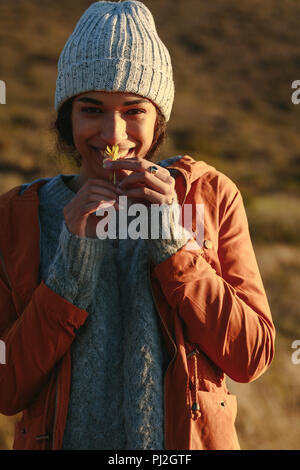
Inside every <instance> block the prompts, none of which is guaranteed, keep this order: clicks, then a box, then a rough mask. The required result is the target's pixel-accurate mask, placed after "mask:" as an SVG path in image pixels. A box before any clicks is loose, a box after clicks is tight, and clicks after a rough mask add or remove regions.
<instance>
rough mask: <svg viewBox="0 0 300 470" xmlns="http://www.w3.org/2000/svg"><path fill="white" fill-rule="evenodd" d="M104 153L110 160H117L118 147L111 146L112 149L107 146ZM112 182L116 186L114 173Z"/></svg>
mask: <svg viewBox="0 0 300 470" xmlns="http://www.w3.org/2000/svg"><path fill="white" fill-rule="evenodd" d="M105 153H106V155H107V156H108V157H110V158H111V160H118V158H120V157H119V146H118V145H113V146H112V148H110V147H109V146H107V147H106V150H105ZM113 182H114V184H116V173H115V171H114V172H113Z"/></svg>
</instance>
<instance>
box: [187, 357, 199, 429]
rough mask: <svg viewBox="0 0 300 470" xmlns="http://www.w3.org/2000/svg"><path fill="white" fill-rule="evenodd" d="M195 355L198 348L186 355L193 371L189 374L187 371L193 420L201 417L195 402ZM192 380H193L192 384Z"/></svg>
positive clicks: (196, 371) (196, 379)
mask: <svg viewBox="0 0 300 470" xmlns="http://www.w3.org/2000/svg"><path fill="white" fill-rule="evenodd" d="M197 354H199V351H198V348H196V349H194V350H193V351H191V352H190V353H188V354H187V355H186V358H187V359H190V358H192V359H193V365H194V371H192V373H191V374H190V370H189V374H190V375H191V379H190V384H191V386H190V389H191V397H192V407H191V411H192V419H194V420H197V419H198V418H200V416H201V413H200V405H199V403H198V401H197V382H198V366H197ZM193 372H194V373H193ZM193 378H194V382H193Z"/></svg>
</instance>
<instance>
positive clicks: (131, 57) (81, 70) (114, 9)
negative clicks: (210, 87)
mask: <svg viewBox="0 0 300 470" xmlns="http://www.w3.org/2000/svg"><path fill="white" fill-rule="evenodd" d="M97 90H102V91H119V92H121V91H122V92H126V93H134V94H137V95H141V96H143V97H146V98H148V99H150V100H151V101H152V102H153V103H154V104H156V105H157V106H158V107H159V109H160V110H161V112H162V114H163V115H164V116H165V118H166V120H167V121H168V120H169V118H170V114H171V109H172V105H173V101H174V82H173V72H172V64H171V58H170V54H169V52H168V50H167V48H166V46H165V45H164V44H163V43H162V41H161V39H160V38H159V36H158V34H157V31H156V27H155V23H154V19H153V16H152V14H151V13H150V11H149V10H148V8H147V7H146V6H145V5H144V4H143V3H141V2H139V1H132V0H131V1H123V2H106V1H99V2H96V3H93V4H92V5H91V6H90V7H89V8H88V9H87V10H86V11H85V12H84V13H83V15H82V17H81V18H80V19H79V21H78V23H77V25H76V27H75V29H74V31H73V33H72V34H71V36H70V37H69V39H68V40H67V42H66V44H65V46H64V48H63V50H62V52H61V55H60V57H59V61H58V76H57V80H56V93H55V109H56V111H58V109H59V107H60V106H61V105H62V103H63V102H65V101H66V100H67V99H68V98H70V97H72V96H74V95H78V94H80V93H83V92H86V91H97Z"/></svg>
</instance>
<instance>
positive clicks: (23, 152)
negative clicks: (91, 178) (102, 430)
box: [0, 0, 300, 449]
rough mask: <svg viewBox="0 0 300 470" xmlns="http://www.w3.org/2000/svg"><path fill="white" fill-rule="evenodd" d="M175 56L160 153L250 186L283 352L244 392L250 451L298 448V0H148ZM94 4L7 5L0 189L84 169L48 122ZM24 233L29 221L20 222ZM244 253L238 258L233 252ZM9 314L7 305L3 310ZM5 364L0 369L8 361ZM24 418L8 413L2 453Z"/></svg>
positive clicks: (0, 61)
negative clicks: (68, 51) (67, 51)
mask: <svg viewBox="0 0 300 470" xmlns="http://www.w3.org/2000/svg"><path fill="white" fill-rule="evenodd" d="M144 3H145V4H146V5H147V6H148V7H149V8H150V9H151V11H152V13H153V15H154V18H155V21H156V24H157V29H158V31H159V34H160V36H161V38H162V40H163V41H164V42H165V43H166V45H167V46H168V49H169V51H170V53H171V57H172V62H173V67H174V75H175V85H176V96H175V104H174V108H173V113H172V116H171V120H170V123H169V137H168V140H167V142H166V144H165V146H164V148H163V149H162V151H161V156H160V158H166V157H168V156H172V155H178V154H189V155H191V156H192V157H194V158H195V159H197V160H204V161H206V162H207V163H209V164H211V165H213V166H215V167H216V168H217V169H218V170H220V171H222V172H224V173H225V174H226V175H227V176H229V177H230V178H231V179H232V180H233V181H234V182H235V183H236V184H237V185H238V187H239V188H240V190H241V191H242V194H243V197H244V202H245V206H246V210H247V214H248V218H249V224H250V231H251V236H252V240H253V244H254V248H255V252H256V255H257V260H258V263H259V266H260V269H261V274H262V277H263V281H264V285H265V288H266V291H267V295H268V298H269V302H270V306H271V310H272V313H273V318H274V321H275V324H276V328H277V339H276V356H275V359H274V361H273V364H272V366H271V368H270V369H269V371H268V372H267V373H265V374H264V375H263V376H262V377H261V378H259V379H258V380H257V381H255V382H253V383H251V384H237V383H235V382H233V381H231V380H228V386H229V389H230V390H231V392H232V393H235V394H236V395H237V397H238V416H237V421H236V424H237V431H238V435H239V440H240V444H241V447H242V448H243V449H299V448H300V364H298V365H297V364H294V363H293V362H292V360H291V358H292V353H293V352H294V350H293V349H292V348H291V345H292V342H293V341H294V340H296V339H299V340H300V321H299V313H300V210H299V207H300V206H299V195H300V133H299V130H300V105H298V106H297V105H294V104H293V103H292V101H291V95H292V92H293V90H292V88H291V85H292V82H293V81H294V80H297V79H300V28H299V18H300V2H298V1H296V0H285V1H282V0H281V1H279V0H264V1H263V2H262V1H261V0H260V1H258V0H244V1H243V2H237V1H236V0H226V2H224V1H223V0H211V1H209V2H207V1H199V0H177V1H174V0H145V2H144ZM90 4H91V2H90V1H87V0H76V1H74V0H59V1H57V0H51V1H49V0H43V2H40V1H39V0H26V1H24V0H13V1H6V0H0V80H3V81H5V83H6V104H3V105H2V104H1V105H0V126H1V127H0V171H1V177H0V193H3V192H5V191H8V190H9V189H11V188H13V187H14V186H17V185H19V184H21V183H24V182H29V181H32V180H33V179H36V178H38V177H42V176H54V175H55V174H57V173H74V172H76V169H75V168H74V167H72V164H71V162H70V161H69V160H68V159H67V158H66V157H65V156H64V155H57V154H56V151H55V145H54V144H55V139H54V134H53V133H52V132H51V130H50V128H51V125H52V122H53V120H54V118H55V113H54V107H53V102H54V90H55V80H56V70H57V69H56V66H57V60H58V56H59V53H60V51H61V49H62V47H63V45H64V43H65V41H66V40H67V38H68V36H69V34H70V33H71V32H72V30H73V28H74V27H75V24H76V22H77V20H78V19H79V17H80V16H81V14H82V13H83V11H84V10H85V9H86V8H87V7H88V6H89V5H90ZM24 230H26V227H24ZM237 255H238V254H237ZM0 313H1V312H0ZM299 357H300V354H299ZM0 367H1V365H0ZM17 419H19V416H14V417H5V416H3V415H0V449H10V448H11V447H12V440H13V432H14V423H15V422H16V420H17Z"/></svg>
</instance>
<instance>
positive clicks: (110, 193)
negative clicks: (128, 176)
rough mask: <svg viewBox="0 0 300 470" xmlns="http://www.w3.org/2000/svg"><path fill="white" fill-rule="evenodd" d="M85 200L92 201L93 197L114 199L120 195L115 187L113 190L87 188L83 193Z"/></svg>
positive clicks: (100, 187)
mask: <svg viewBox="0 0 300 470" xmlns="http://www.w3.org/2000/svg"><path fill="white" fill-rule="evenodd" d="M82 194H84V195H85V197H86V199H87V200H90V201H93V200H94V199H95V197H98V198H99V197H102V196H103V197H106V198H111V199H113V198H116V197H117V195H119V194H120V190H119V189H118V188H116V187H114V188H113V189H111V188H108V187H103V186H95V185H94V186H88V187H87V188H86V189H85V191H83V193H82Z"/></svg>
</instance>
